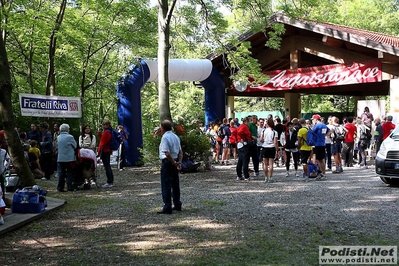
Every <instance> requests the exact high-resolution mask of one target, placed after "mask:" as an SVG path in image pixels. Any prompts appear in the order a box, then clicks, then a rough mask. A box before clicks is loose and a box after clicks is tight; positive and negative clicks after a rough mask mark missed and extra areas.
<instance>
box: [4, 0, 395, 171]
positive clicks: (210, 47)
mask: <svg viewBox="0 0 399 266" xmlns="http://www.w3.org/2000/svg"><path fill="white" fill-rule="evenodd" d="M0 8H1V13H0V22H1V38H0V82H1V83H0V84H1V87H0V112H1V118H2V122H3V126H4V127H5V131H6V134H7V133H9V134H8V136H7V137H8V141H9V142H10V143H14V141H15V140H16V137H15V136H12V134H11V131H10V130H11V128H12V127H15V126H18V127H20V128H21V131H27V130H29V125H30V123H32V122H34V123H39V122H41V121H47V122H48V123H49V124H50V125H52V124H53V123H54V122H61V123H62V122H67V123H68V124H70V126H71V129H72V130H71V133H72V134H73V135H75V136H77V135H78V134H79V132H80V127H81V126H83V125H84V124H88V125H90V126H91V127H92V128H93V129H96V128H98V127H99V126H100V125H101V121H103V120H104V119H110V120H111V121H112V122H113V123H114V124H113V126H116V125H117V124H116V123H117V115H116V110H117V104H118V99H117V97H116V93H115V88H116V84H117V82H118V80H120V78H121V77H122V76H123V75H124V73H126V72H127V71H128V69H129V66H130V65H132V64H138V63H139V62H140V60H141V59H142V58H158V60H161V58H162V60H165V58H205V57H206V56H207V55H209V54H210V53H212V52H219V53H223V52H227V51H228V47H231V45H233V46H234V45H236V44H237V43H238V42H239V40H238V39H237V37H238V36H239V35H240V34H242V33H244V32H248V31H262V30H264V29H265V27H273V28H274V29H275V31H274V32H275V34H274V35H273V36H270V41H269V43H268V44H267V45H269V46H271V47H276V48H278V46H279V38H278V36H279V33H281V32H279V31H280V30H281V29H280V28H279V27H278V25H272V24H270V23H271V22H270V21H269V18H270V16H271V15H273V14H275V13H279V12H281V13H285V14H286V15H288V16H291V17H297V18H306V19H309V20H316V21H323V22H330V23H336V24H340V25H346V26H351V27H357V28H361V29H367V30H371V31H376V32H381V33H386V34H390V35H394V36H396V35H398V31H399V30H398V29H399V25H398V24H399V12H398V8H399V1H397V0H353V1H352V0H254V1H253V0H251V1H248V0H236V1H232V0H216V1H213V0H169V1H168V0H158V1H146V0H139V1H136V0H134V1H133V0H104V1H96V0H86V1H79V0H52V1H49V0H0ZM365 17H367V19H364V18H365ZM242 47H243V49H244V50H242V49H241V50H237V51H228V52H229V56H230V58H232V60H231V62H232V64H235V65H234V67H235V68H237V69H239V72H238V75H242V76H244V75H248V73H252V74H253V73H255V72H256V71H258V70H259V69H257V67H258V64H257V63H256V62H253V60H252V61H251V58H250V56H249V54H250V52H249V51H250V47H246V46H245V45H242ZM233 59H234V60H233ZM160 62H163V61H160ZM233 62H234V63H233ZM164 70H165V69H164ZM165 71H166V73H167V69H166V70H165ZM19 93H29V94H40V95H49V96H71V97H80V99H81V101H82V109H83V115H82V118H81V119H66V118H60V119H58V118H53V117H43V118H32V117H25V116H21V111H20V106H19V97H18V95H19ZM141 94H142V95H141V97H142V114H143V134H144V135H145V134H152V130H153V128H154V127H155V126H157V125H158V124H159V121H160V119H161V118H169V117H170V118H173V119H174V120H185V121H197V120H200V121H203V119H204V97H203V96H204V92H203V90H202V89H200V88H197V87H196V86H195V85H194V84H192V83H189V82H186V83H183V82H182V83H169V82H168V80H167V79H163V80H162V79H161V80H160V82H159V83H158V84H155V83H148V84H146V85H145V87H144V88H143V89H142V92H141ZM331 97H334V98H335V100H334V101H331V99H330V98H331ZM158 98H159V99H160V100H159V101H154V99H158ZM283 100H284V99H277V98H270V99H266V98H244V97H243V98H236V100H235V101H237V102H238V103H239V104H236V106H237V110H236V111H262V110H278V111H283V110H282V109H283V106H284V105H283V102H282V101H283ZM165 103H166V104H165ZM320 103H322V104H320ZM302 108H303V110H302V112H312V111H318V112H326V111H346V110H349V109H350V108H353V103H351V100H350V96H337V97H335V96H331V95H329V96H328V95H326V96H322V95H307V96H305V97H303V98H302ZM15 143H16V142H15ZM20 153H21V151H20V150H19V149H18V148H16V149H15V150H14V151H13V152H11V156H17V154H20ZM15 162H16V163H18V160H15Z"/></svg>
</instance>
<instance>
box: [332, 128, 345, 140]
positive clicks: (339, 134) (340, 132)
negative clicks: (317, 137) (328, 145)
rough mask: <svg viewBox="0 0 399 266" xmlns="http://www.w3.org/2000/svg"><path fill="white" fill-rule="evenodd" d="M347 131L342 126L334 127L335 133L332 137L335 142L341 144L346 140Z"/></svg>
mask: <svg viewBox="0 0 399 266" xmlns="http://www.w3.org/2000/svg"><path fill="white" fill-rule="evenodd" d="M345 135H346V133H345V130H344V129H343V128H342V126H341V125H337V126H334V131H333V133H332V134H331V137H332V139H333V141H334V142H341V141H344V139H345Z"/></svg>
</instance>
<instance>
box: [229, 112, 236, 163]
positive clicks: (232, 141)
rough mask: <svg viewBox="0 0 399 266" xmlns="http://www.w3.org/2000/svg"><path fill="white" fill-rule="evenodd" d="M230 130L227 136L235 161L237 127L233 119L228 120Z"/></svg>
mask: <svg viewBox="0 0 399 266" xmlns="http://www.w3.org/2000/svg"><path fill="white" fill-rule="evenodd" d="M230 131H231V135H230V137H229V141H230V149H231V150H232V152H233V157H234V162H235V163H237V138H238V137H237V127H236V124H235V122H234V119H233V120H231V121H230Z"/></svg>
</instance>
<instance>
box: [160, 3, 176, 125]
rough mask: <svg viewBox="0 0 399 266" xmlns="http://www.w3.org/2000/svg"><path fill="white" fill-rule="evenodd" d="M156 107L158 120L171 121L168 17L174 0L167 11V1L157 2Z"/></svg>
mask: <svg viewBox="0 0 399 266" xmlns="http://www.w3.org/2000/svg"><path fill="white" fill-rule="evenodd" d="M158 4H159V6H158V96H159V99H158V106H159V119H160V121H162V120H164V119H169V120H172V115H171V113H170V105H169V49H170V43H169V35H170V17H171V14H172V12H173V8H174V6H175V4H176V0H174V1H172V5H171V8H170V10H169V6H168V0H158Z"/></svg>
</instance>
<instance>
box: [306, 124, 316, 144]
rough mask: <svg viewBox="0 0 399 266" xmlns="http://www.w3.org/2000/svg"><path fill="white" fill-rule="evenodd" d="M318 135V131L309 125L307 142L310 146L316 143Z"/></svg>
mask: <svg viewBox="0 0 399 266" xmlns="http://www.w3.org/2000/svg"><path fill="white" fill-rule="evenodd" d="M316 140H317V136H316V133H314V131H313V130H312V129H311V128H310V127H309V128H308V133H307V134H306V139H305V142H306V144H307V145H308V146H314V145H316Z"/></svg>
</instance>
